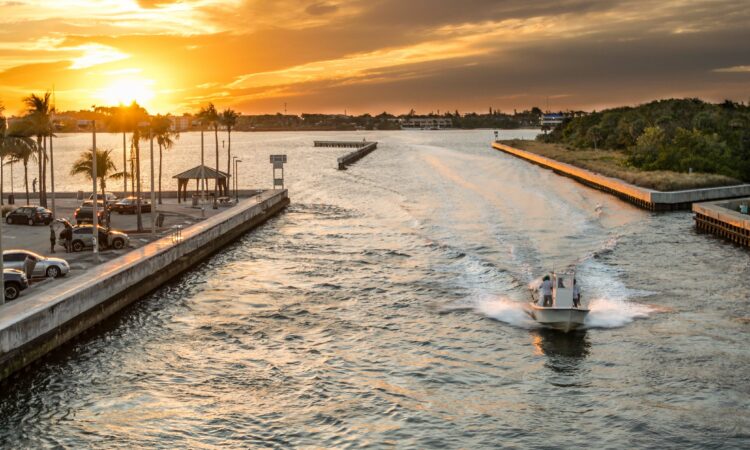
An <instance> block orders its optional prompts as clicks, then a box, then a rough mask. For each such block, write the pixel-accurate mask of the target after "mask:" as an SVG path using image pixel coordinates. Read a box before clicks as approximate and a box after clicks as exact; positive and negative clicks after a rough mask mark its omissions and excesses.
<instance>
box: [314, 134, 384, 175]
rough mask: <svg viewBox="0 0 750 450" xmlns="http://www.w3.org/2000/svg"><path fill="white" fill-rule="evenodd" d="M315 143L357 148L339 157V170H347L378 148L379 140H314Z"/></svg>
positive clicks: (316, 145) (324, 145)
mask: <svg viewBox="0 0 750 450" xmlns="http://www.w3.org/2000/svg"><path fill="white" fill-rule="evenodd" d="M313 144H314V146H315V147H344V148H356V149H357V150H355V151H353V152H351V153H348V154H346V155H344V156H342V157H340V158H338V160H337V162H338V165H339V170H346V168H347V166H350V165H352V164H354V163H355V162H357V161H359V160H360V159H362V158H364V157H365V156H367V155H369V154H370V153H371V152H372V151H373V150H375V149H376V148H378V143H377V142H367V141H314V143H313Z"/></svg>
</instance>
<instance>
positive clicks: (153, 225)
mask: <svg viewBox="0 0 750 450" xmlns="http://www.w3.org/2000/svg"><path fill="white" fill-rule="evenodd" d="M148 139H149V141H150V143H149V151H150V159H151V237H152V238H153V237H155V236H156V194H155V193H154V133H153V131H152V129H151V127H148Z"/></svg>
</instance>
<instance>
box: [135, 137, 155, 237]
mask: <svg viewBox="0 0 750 450" xmlns="http://www.w3.org/2000/svg"><path fill="white" fill-rule="evenodd" d="M135 185H136V189H135V190H136V200H135V203H136V208H135V209H136V213H137V214H138V220H137V229H138V232H141V231H143V217H142V216H141V149H140V146H139V145H138V144H136V146H135ZM151 207H153V205H151Z"/></svg>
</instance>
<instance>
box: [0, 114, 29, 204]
mask: <svg viewBox="0 0 750 450" xmlns="http://www.w3.org/2000/svg"><path fill="white" fill-rule="evenodd" d="M26 122H27V120H24V121H23V122H21V123H19V124H18V125H16V126H14V127H12V128H10V129H9V130H6V132H5V135H4V137H3V142H2V147H3V150H2V151H3V153H4V154H6V155H7V156H8V157H9V159H10V161H9V162H10V163H11V164H14V163H17V162H19V161H21V162H23V183H24V187H25V188H26V204H27V205H28V204H29V203H31V200H30V198H29V161H31V160H34V159H36V158H37V144H36V142H34V139H32V138H31V136H32V132H31V131H30V128H31V126H30V125H29V124H28V123H26Z"/></svg>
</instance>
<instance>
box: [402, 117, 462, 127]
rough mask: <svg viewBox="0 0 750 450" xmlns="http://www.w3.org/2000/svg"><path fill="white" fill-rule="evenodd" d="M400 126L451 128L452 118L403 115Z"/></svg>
mask: <svg viewBox="0 0 750 450" xmlns="http://www.w3.org/2000/svg"><path fill="white" fill-rule="evenodd" d="M401 127H402V128H452V127H453V120H451V119H450V118H447V117H404V118H403V119H402V120H401Z"/></svg>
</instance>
